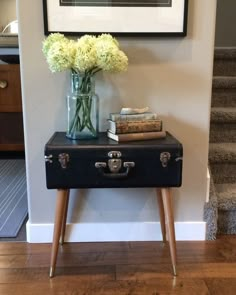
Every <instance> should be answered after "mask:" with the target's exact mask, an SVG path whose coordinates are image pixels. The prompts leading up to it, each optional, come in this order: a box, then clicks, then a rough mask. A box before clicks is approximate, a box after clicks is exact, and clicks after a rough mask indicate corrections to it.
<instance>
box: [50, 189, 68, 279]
mask: <svg viewBox="0 0 236 295" xmlns="http://www.w3.org/2000/svg"><path fill="white" fill-rule="evenodd" d="M66 201H67V190H57V205H56V214H55V222H54V232H53V242H52V250H51V264H50V274H49V276H50V278H52V277H53V276H54V272H55V268H56V261H57V253H58V246H59V239H60V235H61V229H62V222H63V215H64V212H65V206H66Z"/></svg>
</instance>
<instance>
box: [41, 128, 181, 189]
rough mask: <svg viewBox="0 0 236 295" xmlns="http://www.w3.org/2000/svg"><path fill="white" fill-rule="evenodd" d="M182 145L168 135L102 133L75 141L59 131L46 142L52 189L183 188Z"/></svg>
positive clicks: (47, 165) (49, 179)
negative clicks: (123, 138)
mask: <svg viewBox="0 0 236 295" xmlns="http://www.w3.org/2000/svg"><path fill="white" fill-rule="evenodd" d="M182 156H183V148H182V144H181V143H180V142H179V141H178V140H177V139H176V138H174V137H173V136H172V135H171V134H169V133H168V132H167V136H166V138H163V139H154V140H145V141H133V142H122V143H119V142H116V141H114V140H112V139H109V138H107V136H106V133H100V134H99V137H98V138H97V139H90V140H71V139H68V138H66V135H65V133H64V132H56V133H55V134H54V135H53V136H52V137H51V139H50V140H49V141H48V142H47V144H46V145H45V161H46V182H47V188H48V189H70V188H121V187H122V188H129V187H179V186H181V181H182Z"/></svg>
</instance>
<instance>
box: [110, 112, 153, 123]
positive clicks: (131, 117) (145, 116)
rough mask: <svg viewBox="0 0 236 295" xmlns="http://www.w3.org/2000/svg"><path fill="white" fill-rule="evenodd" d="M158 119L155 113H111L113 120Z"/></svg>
mask: <svg viewBox="0 0 236 295" xmlns="http://www.w3.org/2000/svg"><path fill="white" fill-rule="evenodd" d="M155 119H158V116H157V114H155V113H143V114H136V115H121V114H115V113H111V114H110V120H112V121H143V120H155Z"/></svg>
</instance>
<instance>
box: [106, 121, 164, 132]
mask: <svg viewBox="0 0 236 295" xmlns="http://www.w3.org/2000/svg"><path fill="white" fill-rule="evenodd" d="M110 129H111V130H112V131H113V129H112V128H110ZM161 130H162V121H161V120H148V121H126V122H122V121H120V122H119V121H118V122H115V128H114V131H115V133H137V132H150V131H161Z"/></svg>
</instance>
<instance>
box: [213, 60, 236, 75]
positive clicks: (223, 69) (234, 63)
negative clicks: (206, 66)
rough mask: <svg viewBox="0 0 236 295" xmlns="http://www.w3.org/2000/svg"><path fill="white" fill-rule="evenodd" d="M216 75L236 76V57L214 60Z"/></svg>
mask: <svg viewBox="0 0 236 295" xmlns="http://www.w3.org/2000/svg"><path fill="white" fill-rule="evenodd" d="M213 73H214V76H236V59H219V60H215V61H214V71H213Z"/></svg>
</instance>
